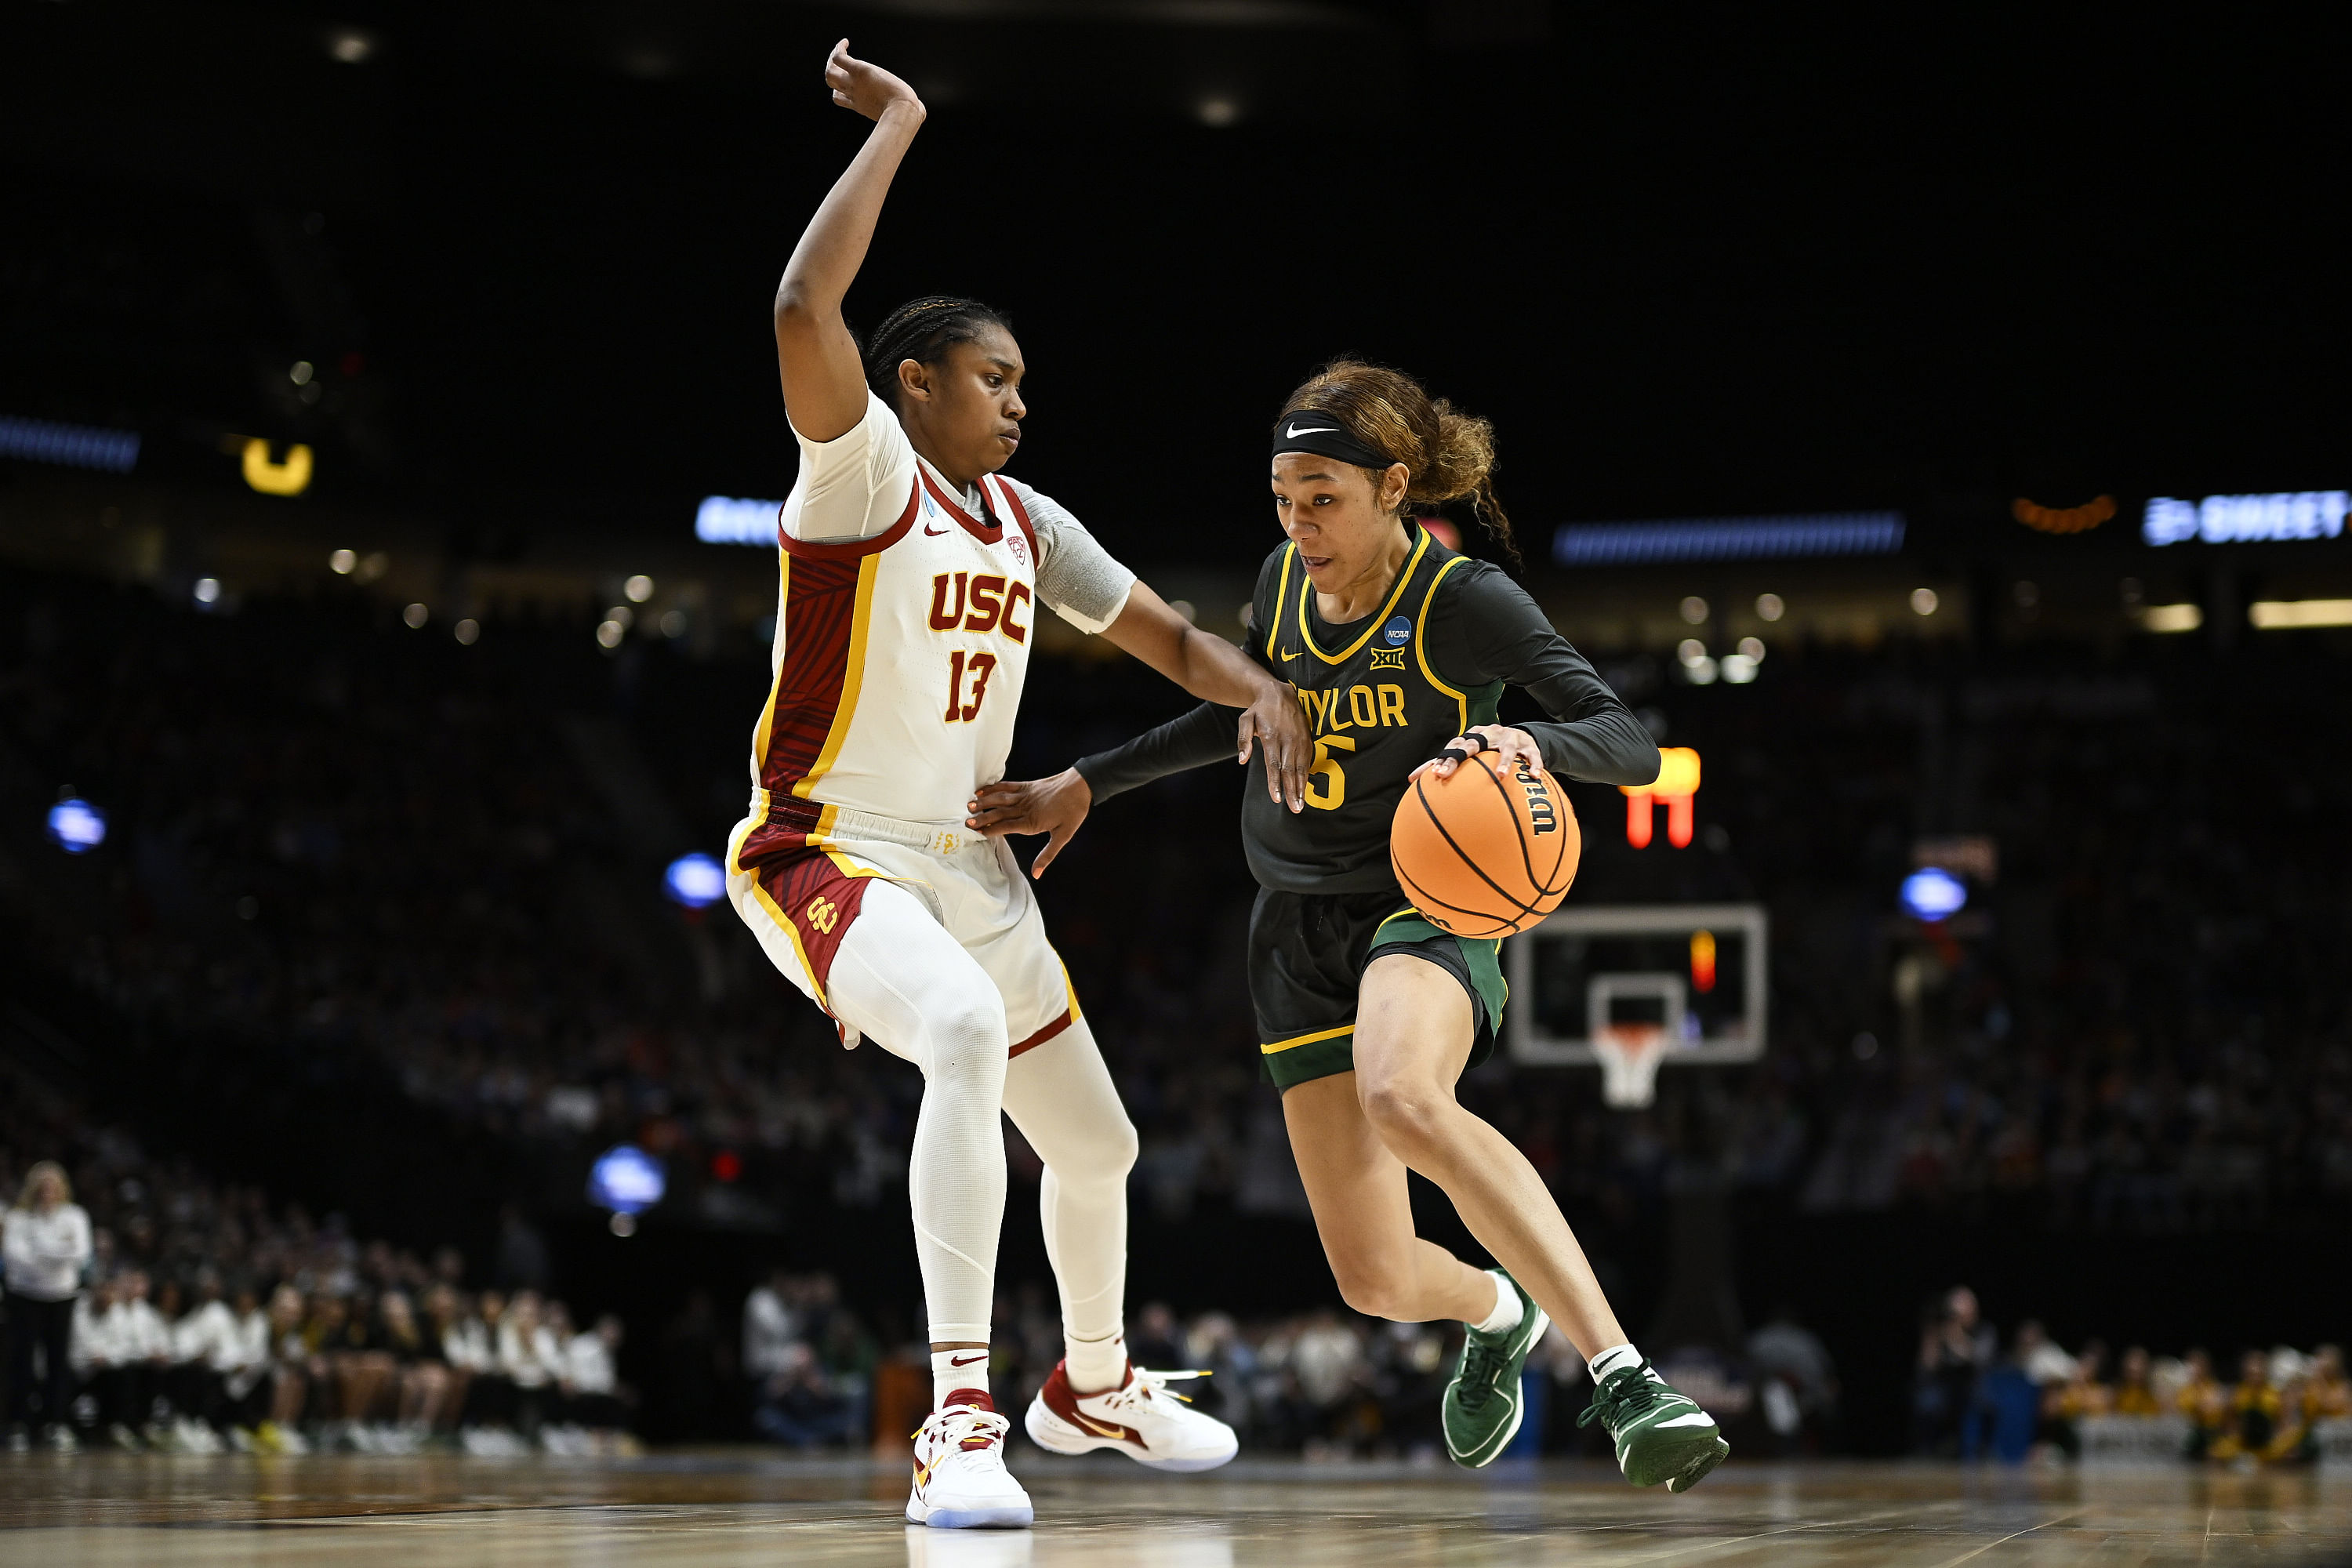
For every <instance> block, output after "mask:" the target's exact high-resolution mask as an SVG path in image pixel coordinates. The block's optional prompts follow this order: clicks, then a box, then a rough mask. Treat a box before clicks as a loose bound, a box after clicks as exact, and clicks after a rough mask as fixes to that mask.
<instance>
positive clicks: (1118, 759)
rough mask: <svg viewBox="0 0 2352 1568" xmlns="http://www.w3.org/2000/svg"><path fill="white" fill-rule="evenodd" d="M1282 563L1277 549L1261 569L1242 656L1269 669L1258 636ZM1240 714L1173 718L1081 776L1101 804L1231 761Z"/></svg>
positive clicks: (1087, 764)
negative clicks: (1141, 787)
mask: <svg viewBox="0 0 2352 1568" xmlns="http://www.w3.org/2000/svg"><path fill="white" fill-rule="evenodd" d="M1281 563H1282V552H1281V551H1279V550H1276V551H1275V552H1273V553H1272V554H1270V555H1268V556H1267V557H1266V558H1265V562H1264V563H1262V564H1261V565H1260V566H1259V567H1258V573H1257V591H1256V593H1255V595H1253V596H1252V598H1251V601H1250V618H1249V624H1248V625H1247V626H1244V627H1243V628H1242V651H1243V652H1244V653H1245V654H1247V655H1249V656H1250V658H1251V659H1253V660H1254V661H1255V662H1256V663H1257V665H1258V666H1259V667H1260V668H1265V669H1268V670H1271V669H1272V668H1273V667H1272V666H1271V665H1268V664H1267V663H1266V655H1265V646H1264V645H1263V644H1262V643H1261V642H1260V641H1259V640H1258V636H1259V628H1261V627H1263V626H1266V625H1268V624H1269V621H1270V617H1271V616H1273V614H1274V608H1273V605H1274V596H1275V593H1276V582H1277V581H1278V577H1277V574H1278V572H1279V570H1280V568H1281ZM1240 714H1241V710H1240V709H1238V708H1220V707H1219V706H1217V705H1216V704H1215V703H1213V702H1203V703H1202V704H1201V705H1200V706H1199V707H1198V708H1195V709H1193V710H1192V711H1191V712H1190V713H1187V714H1185V715H1184V716H1183V717H1182V718H1181V719H1171V720H1170V721H1168V722H1167V723H1165V724H1162V725H1160V728H1158V729H1157V730H1150V731H1145V732H1144V733H1142V734H1140V735H1138V736H1137V737H1136V738H1135V739H1134V740H1132V741H1129V742H1127V743H1126V744H1125V745H1123V746H1113V747H1112V748H1111V749H1110V750H1109V751H1108V752H1096V753H1094V755H1092V756H1090V757H1080V758H1079V759H1078V760H1077V763H1076V767H1077V770H1078V776H1079V777H1081V778H1083V779H1085V780H1086V781H1087V788H1088V789H1090V790H1092V791H1094V796H1095V799H1097V800H1098V801H1099V800H1108V799H1109V798H1110V797H1111V796H1112V795H1119V794H1122V793H1124V792H1125V791H1128V790H1131V789H1133V788H1135V787H1136V786H1137V785H1138V784H1150V782H1151V781H1152V780H1153V779H1158V778H1166V777H1167V776H1168V775H1169V774H1170V773H1182V772H1183V771H1184V770H1185V769H1187V768H1197V767H1201V766H1203V765H1205V764H1206V763H1213V762H1219V761H1223V760H1224V759H1227V758H1230V757H1232V756H1234V745H1235V742H1236V738H1237V737H1238V735H1239V733H1240V725H1239V723H1238V720H1239V717H1240Z"/></svg>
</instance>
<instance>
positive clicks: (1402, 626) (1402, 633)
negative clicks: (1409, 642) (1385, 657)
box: [1381, 616, 1412, 647]
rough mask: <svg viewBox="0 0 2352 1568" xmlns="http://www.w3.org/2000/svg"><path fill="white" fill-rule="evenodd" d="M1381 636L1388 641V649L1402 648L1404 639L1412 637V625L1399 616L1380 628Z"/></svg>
mask: <svg viewBox="0 0 2352 1568" xmlns="http://www.w3.org/2000/svg"><path fill="white" fill-rule="evenodd" d="M1381 636H1382V637H1386V638H1388V639H1389V647H1403V646H1404V644H1405V639H1406V638H1407V637H1411V636H1412V622H1411V621H1409V620H1407V619H1405V617H1404V616H1398V617H1397V618H1396V619H1394V620H1392V621H1391V622H1390V623H1389V624H1388V625H1387V626H1382V627H1381Z"/></svg>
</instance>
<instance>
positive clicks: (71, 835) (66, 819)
mask: <svg viewBox="0 0 2352 1568" xmlns="http://www.w3.org/2000/svg"><path fill="white" fill-rule="evenodd" d="M49 842H50V843H52V844H54V845H56V846H57V847H58V848H60V849H62V850H64V851H65V852H66V853H67V854H68V855H84V854H88V853H89V851H90V850H92V849H95V848H97V847H99V846H100V845H101V844H103V843H105V842H106V813H104V812H102V811H100V810H99V809H98V807H96V806H94V805H90V804H89V802H88V801H86V800H79V799H72V798H68V799H66V800H61V801H59V802H58V804H57V805H53V806H51V807H49Z"/></svg>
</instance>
